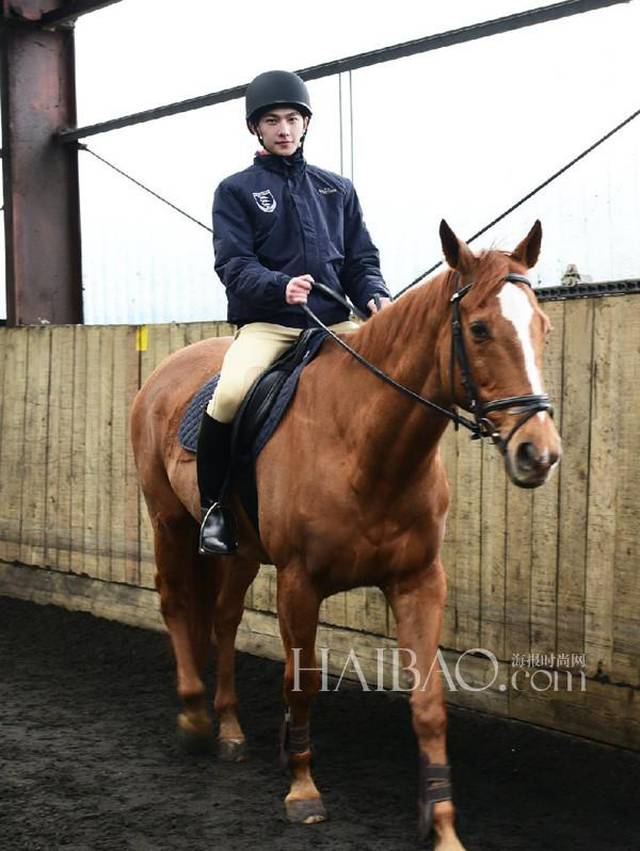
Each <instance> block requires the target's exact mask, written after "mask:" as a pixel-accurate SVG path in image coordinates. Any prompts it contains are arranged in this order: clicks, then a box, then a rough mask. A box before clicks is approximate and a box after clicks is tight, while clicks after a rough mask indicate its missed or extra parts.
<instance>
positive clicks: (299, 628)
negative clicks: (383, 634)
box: [278, 569, 327, 824]
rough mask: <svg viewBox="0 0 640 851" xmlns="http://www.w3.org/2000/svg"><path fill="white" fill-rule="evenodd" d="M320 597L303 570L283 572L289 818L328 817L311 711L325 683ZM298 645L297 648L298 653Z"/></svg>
mask: <svg viewBox="0 0 640 851" xmlns="http://www.w3.org/2000/svg"><path fill="white" fill-rule="evenodd" d="M319 608H320V598H319V596H318V595H317V594H316V592H315V591H314V589H313V588H312V587H311V586H310V585H309V584H308V582H307V581H306V579H305V577H304V576H303V575H302V573H301V572H299V571H295V570H291V569H287V570H283V571H281V572H280V573H279V575H278V620H279V623H280V633H281V635H282V642H283V644H284V650H285V660H286V661H285V673H284V699H285V701H286V704H287V707H288V711H287V714H286V716H285V721H284V724H283V728H282V734H281V760H282V762H283V765H284V766H287V767H288V768H289V771H290V776H291V787H290V789H289V793H288V795H287V796H286V798H285V808H286V812H287V817H288V819H289V821H292V822H302V823H304V824H313V823H315V822H319V821H324V820H325V819H326V817H327V815H326V811H325V808H324V805H323V803H322V798H321V797H320V792H319V791H318V789H317V787H316V784H315V783H314V780H313V777H312V775H311V741H310V736H309V714H310V711H311V703H312V701H313V698H314V697H315V696H316V694H317V693H318V690H319V688H320V673H319V671H317V670H314V668H316V667H317V666H316V654H315V641H316V630H317V626H318V611H319ZM294 651H295V653H294Z"/></svg>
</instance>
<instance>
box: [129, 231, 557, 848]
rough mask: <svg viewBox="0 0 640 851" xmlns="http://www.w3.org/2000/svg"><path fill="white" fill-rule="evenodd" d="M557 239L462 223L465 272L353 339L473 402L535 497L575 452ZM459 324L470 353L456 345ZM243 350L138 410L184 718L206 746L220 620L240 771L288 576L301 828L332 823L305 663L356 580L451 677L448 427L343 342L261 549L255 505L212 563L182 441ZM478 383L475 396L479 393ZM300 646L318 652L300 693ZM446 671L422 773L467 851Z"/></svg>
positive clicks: (286, 619) (177, 376)
mask: <svg viewBox="0 0 640 851" xmlns="http://www.w3.org/2000/svg"><path fill="white" fill-rule="evenodd" d="M541 233H542V231H541V227H540V223H539V222H536V224H535V225H534V227H533V228H532V230H531V231H530V233H529V234H528V235H527V236H526V237H525V239H523V240H522V242H521V243H520V244H519V245H518V246H517V248H516V249H515V250H514V251H513V252H512V253H507V252H501V251H487V252H484V253H482V254H480V255H479V256H475V255H474V254H473V253H472V252H471V251H470V249H469V248H468V246H467V245H466V244H465V243H464V242H462V241H461V240H458V238H457V237H456V236H455V234H454V233H453V232H452V231H451V230H450V228H449V227H448V225H446V223H445V222H443V223H442V225H441V229H440V234H441V239H442V245H443V249H444V254H445V257H446V259H447V261H448V263H449V266H450V267H451V268H450V269H449V270H447V271H445V272H442V273H441V274H439V275H437V276H436V277H435V278H433V279H431V280H429V281H426V282H423V283H422V284H421V285H420V286H417V287H415V288H413V290H411V291H410V292H409V293H407V294H406V295H404V296H403V297H402V298H400V299H398V301H396V302H394V303H392V304H391V305H389V306H388V307H387V308H386V309H384V310H383V311H380V312H379V313H377V314H376V315H375V316H373V317H372V318H371V319H370V320H369V321H367V322H366V323H365V324H364V325H362V327H361V328H360V329H359V330H357V331H354V332H351V333H349V334H346V335H342V339H344V340H345V341H348V343H349V344H350V345H351V346H352V347H353V348H354V349H355V350H356V351H357V352H358V353H359V354H360V355H362V356H364V357H365V358H367V359H368V360H369V361H370V362H372V363H373V364H375V365H376V366H377V367H380V368H382V369H383V370H384V371H385V372H386V373H388V374H389V375H390V376H392V377H393V378H394V379H395V380H396V381H398V382H401V383H402V384H404V385H406V386H408V387H409V388H411V389H412V390H413V391H415V392H418V393H419V394H421V396H422V397H425V398H426V399H428V400H431V401H433V402H435V403H437V404H438V405H439V406H441V409H443V408H444V409H447V410H451V409H452V407H453V406H455V405H460V406H462V407H465V408H467V410H469V409H470V408H471V410H472V412H474V413H475V415H476V418H477V421H478V422H480V423H481V430H482V433H483V435H484V436H491V437H492V438H493V439H494V441H495V442H496V443H497V444H498V446H499V447H500V449H501V451H502V452H503V455H504V460H505V466H506V471H507V473H508V475H509V477H510V478H511V480H512V481H513V482H514V483H515V484H516V485H519V486H521V487H536V486H538V485H540V484H542V483H543V482H544V481H545V480H546V479H547V477H548V475H549V473H550V471H551V469H552V468H553V467H554V465H555V464H556V462H557V460H558V458H559V456H560V439H559V436H558V433H557V431H556V428H555V426H554V423H553V420H552V418H551V414H550V411H549V410H548V409H549V405H548V404H546V405H545V404H544V400H545V399H546V396H544V395H543V390H542V379H541V372H540V365H541V350H542V345H543V340H544V337H545V334H546V332H547V330H548V327H549V322H548V320H547V318H546V316H545V315H544V313H542V311H541V310H540V308H539V307H538V305H537V302H536V299H535V295H534V293H533V291H532V290H531V288H530V287H529V286H528V285H527V281H526V278H525V277H524V275H525V273H526V271H527V270H528V269H529V268H531V267H532V266H534V265H535V263H536V261H537V258H538V253H539V249H540V240H541ZM463 294H464V298H462V295H463ZM452 296H453V298H452ZM452 317H453V320H454V321H453V322H452ZM456 324H457V328H458V331H459V332H460V333H458V332H456V331H455V330H454V329H455V327H456ZM456 333H458V338H459V341H460V340H461V342H462V344H463V348H464V353H463V355H462V356H461V355H460V353H459V352H458V344H457V343H456V344H455V345H454V341H452V338H455V335H456ZM229 343H230V339H229V338H226V339H223V338H218V339H211V340H203V341H202V342H199V343H195V344H193V345H191V346H188V347H186V348H184V349H182V350H180V351H178V352H176V353H175V354H173V355H171V356H170V357H169V358H167V359H166V360H165V361H164V362H163V363H162V364H161V365H160V366H159V367H158V368H157V369H156V370H155V372H154V373H153V374H152V375H151V376H150V377H149V378H148V379H147V381H146V382H145V384H144V386H143V387H142V388H141V390H140V392H139V393H138V395H137V397H136V399H135V402H134V405H133V409H132V414H131V432H132V440H133V446H134V451H135V457H136V463H137V467H138V472H139V476H140V482H141V486H142V490H143V492H144V496H145V499H146V503H147V507H148V510H149V515H150V517H151V522H152V525H153V532H154V537H155V557H156V564H157V574H156V583H157V587H158V591H159V592H160V605H161V609H162V614H163V616H164V620H165V622H166V624H167V627H168V630H169V634H170V637H171V642H172V645H173V649H174V652H175V658H176V665H177V687H178V692H179V695H180V697H181V699H182V703H183V711H182V712H181V714H180V715H179V717H178V727H179V731H180V733H181V735H182V737H183V738H185V739H186V740H187V742H188V743H189V744H193V743H194V742H197V741H198V740H199V739H206V738H207V737H208V736H210V733H211V717H210V714H209V711H208V708H207V705H206V700H205V686H204V684H203V681H202V671H203V668H204V665H205V662H206V660H207V656H208V652H209V649H210V640H211V632H212V629H213V631H214V633H215V641H216V644H217V660H218V661H217V666H218V667H217V688H216V693H215V700H214V708H215V712H216V713H217V716H218V719H219V736H218V753H219V756H220V757H221V758H223V759H228V760H236V761H240V760H242V759H244V758H245V752H246V748H245V739H244V734H243V732H242V729H241V727H240V723H239V721H238V717H237V714H236V708H237V700H236V692H235V684H234V672H233V668H234V643H235V637H236V630H237V628H238V624H239V623H240V619H241V617H242V613H243V606H244V597H245V594H246V591H247V589H248V587H249V585H250V584H251V582H252V580H253V579H254V577H255V575H256V573H257V571H258V568H259V565H260V563H261V562H262V563H272V564H274V565H276V567H277V576H278V579H277V608H278V619H279V624H280V631H281V635H282V641H283V644H284V650H285V655H286V666H285V674H284V698H285V701H286V704H287V706H288V725H287V727H286V734H285V735H284V750H285V754H286V757H287V763H288V767H289V770H290V779H291V788H290V791H289V793H288V795H287V796H286V798H285V805H286V810H287V815H288V817H289V818H290V820H292V821H299V822H304V823H312V822H315V821H321V820H323V819H324V818H325V817H326V816H325V811H324V807H323V804H322V800H321V797H320V793H319V791H318V789H317V788H316V786H315V783H314V780H313V777H312V773H311V764H310V762H311V752H310V743H309V735H308V721H309V713H310V708H311V703H312V700H313V698H314V696H315V694H316V693H317V691H318V689H319V679H320V675H319V673H317V672H314V671H311V670H306V671H305V670H302V669H305V668H306V669H313V668H315V667H316V661H315V647H314V645H315V637H316V628H317V623H318V610H319V608H320V604H321V602H322V601H323V600H324V599H325V598H326V597H328V596H330V595H332V594H336V593H337V592H340V591H345V590H347V589H350V588H356V587H360V586H376V587H378V588H380V589H382V591H383V592H384V594H385V595H386V598H387V600H388V601H389V604H390V606H391V609H392V611H393V614H394V616H395V619H396V622H397V631H398V643H399V646H401V647H403V648H408V649H410V650H412V651H413V652H414V653H415V658H416V663H415V667H416V669H417V670H418V671H419V672H421V674H424V672H429V671H430V670H431V668H432V663H433V661H434V659H435V655H436V652H437V648H438V641H439V636H440V628H441V623H442V616H443V608H444V605H445V598H446V578H445V571H444V568H443V566H442V563H441V561H440V547H441V544H442V540H443V536H444V531H445V518H446V514H447V507H448V498H449V497H448V484H447V478H446V475H445V471H444V469H443V464H442V461H441V459H440V454H439V451H438V444H439V442H440V438H441V437H442V435H443V433H444V430H445V428H446V427H447V424H448V422H449V418H448V417H447V416H446V415H445V414H444V413H441V411H440V410H436V409H431V408H428V407H426V406H425V405H424V404H416V401H415V400H414V399H412V398H409V397H408V395H406V394H403V393H401V392H399V391H398V390H397V389H395V388H393V387H390V386H389V384H388V383H385V382H383V381H381V380H380V378H379V377H377V376H375V375H373V374H372V373H371V372H370V371H368V370H366V369H365V368H363V366H362V365H361V364H359V363H357V362H356V360H354V358H353V357H352V355H350V354H349V353H348V352H345V351H344V350H343V349H342V348H340V347H339V346H338V345H337V344H336V343H335V342H334V341H333V340H327V341H325V343H324V344H323V347H322V349H321V351H320V353H319V355H318V356H317V357H316V359H315V360H314V361H313V362H312V363H311V364H310V365H309V366H307V367H306V368H305V370H304V372H303V373H302V376H301V379H300V383H299V385H298V389H297V392H296V395H295V397H294V399H293V401H292V403H291V405H290V407H289V409H288V411H287V413H286V414H285V417H284V419H283V421H282V422H281V424H280V426H279V427H278V429H277V431H276V432H275V434H274V435H273V437H272V438H271V439H270V441H269V442H268V443H267V445H266V446H265V448H264V449H263V450H262V452H261V454H260V456H259V457H258V460H257V465H256V476H257V483H258V496H259V522H260V539H258V537H257V535H256V533H255V531H254V530H253V527H252V526H251V524H250V523H249V520H248V519H247V516H246V514H245V513H244V511H243V509H242V507H241V505H240V504H239V502H238V501H237V500H236V502H235V507H236V512H237V514H238V519H239V526H240V546H239V550H238V553H237V554H236V555H235V556H232V557H229V556H226V557H219V556H214V557H202V556H198V554H197V530H198V526H197V522H196V521H199V518H200V502H199V496H198V490H197V484H196V465H195V463H194V456H193V455H191V454H190V453H188V452H185V451H184V450H183V449H182V448H181V447H180V445H179V443H178V438H177V431H178V425H179V421H180V418H181V415H182V413H183V411H184V410H185V407H186V406H187V404H188V402H189V400H190V399H191V397H192V396H193V395H194V393H195V392H196V391H197V390H198V388H199V387H200V386H201V384H203V383H204V381H205V380H206V379H207V377H209V376H210V375H212V374H213V373H215V372H216V371H218V370H219V369H220V364H221V362H222V358H223V355H224V353H225V350H226V349H227V347H228V346H229ZM452 347H453V352H452ZM454 354H455V358H454ZM461 357H462V361H464V363H462V364H461ZM470 391H471V392H472V394H476V396H475V402H474V401H473V400H471V401H469V398H468V397H469V392H470ZM532 400H533V401H532ZM541 400H542V401H541ZM493 402H495V403H496V404H491V403H493ZM532 405H533V407H532ZM468 422H470V421H469V420H467V423H468ZM293 648H299V651H298V652H299V666H300V671H301V673H300V680H299V689H294V667H293V665H294V654H293ZM428 679H429V683H428V686H427V687H424V686H422V687H421V688H419V689H414V690H413V692H412V696H411V710H412V717H413V727H414V730H415V734H416V736H417V739H418V745H419V750H420V755H421V761H422V768H423V772H422V783H423V788H422V789H421V798H420V814H421V815H420V817H421V824H422V828H423V830H424V831H425V832H429V831H430V830H431V829H433V831H434V835H435V848H436V849H438V851H456V850H457V851H459V849H461V848H462V845H461V844H460V841H459V839H458V838H457V835H456V832H455V826H454V808H453V804H452V802H451V800H450V797H451V796H450V794H449V788H448V773H447V772H448V769H447V767H446V766H447V755H446V744H445V731H446V711H445V706H444V701H443V693H442V685H441V681H440V678H439V677H433V678H428ZM422 682H424V679H423V680H422Z"/></svg>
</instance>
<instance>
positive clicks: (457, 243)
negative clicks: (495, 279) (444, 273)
mask: <svg viewBox="0 0 640 851" xmlns="http://www.w3.org/2000/svg"><path fill="white" fill-rule="evenodd" d="M440 242H441V243H442V251H443V253H444V256H445V258H446V260H447V263H448V264H449V266H451V268H452V269H455V270H456V271H457V272H460V274H462V275H466V274H469V273H470V272H471V271H472V270H473V268H474V266H475V262H476V258H475V257H474V256H473V254H472V252H471V249H470V248H469V246H468V245H467V243H466V242H463V241H462V240H461V239H458V237H457V236H456V235H455V233H454V232H453V231H452V230H451V228H450V227H449V225H448V224H447V223H446V222H445V220H444V219H442V221H441V222H440Z"/></svg>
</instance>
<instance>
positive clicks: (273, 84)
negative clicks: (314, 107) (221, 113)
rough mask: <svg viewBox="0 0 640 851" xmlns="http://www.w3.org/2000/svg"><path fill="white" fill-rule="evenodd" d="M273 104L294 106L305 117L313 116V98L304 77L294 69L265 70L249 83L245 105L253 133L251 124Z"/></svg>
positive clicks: (255, 122)
mask: <svg viewBox="0 0 640 851" xmlns="http://www.w3.org/2000/svg"><path fill="white" fill-rule="evenodd" d="M272 106H294V107H295V108H296V109H298V110H300V112H301V113H302V115H304V116H305V118H311V99H310V97H309V91H308V89H307V87H306V86H305V84H304V81H303V80H302V78H301V77H298V75H297V74H294V73H293V72H292V71H265V72H264V74H258V76H257V77H256V78H255V80H252V81H251V82H250V83H249V85H248V87H247V93H246V95H245V107H246V119H247V127H248V128H249V131H250V132H251V133H253V132H254V130H253V128H252V126H251V125H252V124H257V123H258V121H259V120H260V116H261V115H262V114H263V113H265V112H266V111H267V110H268V109H269V108H270V107H272Z"/></svg>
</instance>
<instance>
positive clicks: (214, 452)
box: [196, 411, 238, 555]
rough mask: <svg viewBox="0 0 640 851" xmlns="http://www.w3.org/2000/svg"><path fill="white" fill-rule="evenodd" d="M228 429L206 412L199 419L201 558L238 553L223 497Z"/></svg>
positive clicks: (230, 512) (236, 540) (197, 462)
mask: <svg viewBox="0 0 640 851" xmlns="http://www.w3.org/2000/svg"><path fill="white" fill-rule="evenodd" d="M231 428H232V426H231V423H220V422H218V420H214V419H213V417H210V416H209V415H208V414H207V412H206V411H205V412H204V414H203V415H202V423H201V424H200V433H199V435H198V452H197V456H196V464H197V470H198V488H199V489H200V504H201V506H202V525H201V527H200V542H199V547H198V549H199V551H200V553H201V554H202V555H231V554H233V553H235V551H236V550H237V549H238V538H237V532H236V522H235V517H234V516H233V511H232V510H231V508H229V506H228V505H225V502H224V494H223V493H222V490H223V485H224V483H225V480H226V477H227V471H228V468H229V460H230V459H229V453H230V449H231Z"/></svg>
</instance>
